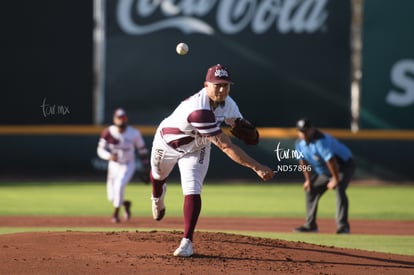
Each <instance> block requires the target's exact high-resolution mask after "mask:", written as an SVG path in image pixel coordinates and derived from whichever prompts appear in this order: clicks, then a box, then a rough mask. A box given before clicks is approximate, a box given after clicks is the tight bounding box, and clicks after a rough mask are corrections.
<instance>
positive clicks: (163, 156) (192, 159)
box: [151, 133, 211, 195]
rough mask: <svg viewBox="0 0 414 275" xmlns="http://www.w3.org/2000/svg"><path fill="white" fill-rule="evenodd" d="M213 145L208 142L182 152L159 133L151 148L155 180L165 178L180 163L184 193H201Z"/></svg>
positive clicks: (152, 170) (152, 172)
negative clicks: (190, 150)
mask: <svg viewBox="0 0 414 275" xmlns="http://www.w3.org/2000/svg"><path fill="white" fill-rule="evenodd" d="M210 151H211V145H210V144H206V145H205V146H204V147H201V148H200V149H199V150H196V151H194V152H190V153H184V152H180V151H178V150H176V149H174V148H172V147H171V146H169V145H168V144H166V143H165V141H164V140H163V139H162V137H161V135H160V134H159V133H157V134H156V135H155V137H154V141H153V146H152V150H151V174H152V177H153V178H154V179H155V180H158V181H162V180H165V179H166V178H167V177H168V176H169V174H170V173H171V171H172V170H173V168H174V166H175V165H176V164H178V168H179V170H180V177H181V188H182V192H183V194H184V195H199V194H201V190H202V188H203V182H204V178H205V177H206V174H207V170H208V166H209V162H210Z"/></svg>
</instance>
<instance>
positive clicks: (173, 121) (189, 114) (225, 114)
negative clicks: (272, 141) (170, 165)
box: [159, 88, 242, 153]
mask: <svg viewBox="0 0 414 275" xmlns="http://www.w3.org/2000/svg"><path fill="white" fill-rule="evenodd" d="M239 117H242V115H241V114H240V111H239V108H238V107H237V104H236V103H235V102H234V100H233V99H232V98H231V97H230V96H227V97H226V100H225V102H224V106H221V105H219V106H218V107H217V108H216V109H215V110H212V108H211V106H210V98H209V97H208V95H207V92H206V89H205V88H203V89H202V90H201V91H199V92H198V93H196V94H194V95H193V96H191V97H189V98H187V99H186V100H184V101H182V102H181V104H180V105H179V106H178V107H177V108H176V109H175V110H174V112H173V113H172V114H171V115H170V116H169V117H167V118H166V119H164V120H163V121H162V122H161V124H160V126H159V130H160V131H161V136H162V138H163V139H164V141H165V142H166V143H167V144H168V145H170V146H171V147H173V148H174V149H177V150H178V151H181V152H186V153H188V152H193V151H196V150H199V149H200V148H202V147H204V146H205V145H206V144H207V142H208V141H207V139H206V138H205V137H208V136H215V135H218V134H220V133H221V132H222V130H221V129H220V125H221V124H222V123H223V122H224V123H226V124H228V125H231V124H232V123H233V122H234V120H235V119H236V118H239ZM203 137H204V138H203Z"/></svg>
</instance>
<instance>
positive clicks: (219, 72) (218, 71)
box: [214, 69, 229, 78]
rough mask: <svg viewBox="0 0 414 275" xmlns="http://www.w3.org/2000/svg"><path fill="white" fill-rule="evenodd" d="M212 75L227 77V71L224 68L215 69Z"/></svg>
mask: <svg viewBox="0 0 414 275" xmlns="http://www.w3.org/2000/svg"><path fill="white" fill-rule="evenodd" d="M214 76H216V77H220V78H222V77H229V73H228V72H227V71H226V70H225V69H216V71H215V73H214Z"/></svg>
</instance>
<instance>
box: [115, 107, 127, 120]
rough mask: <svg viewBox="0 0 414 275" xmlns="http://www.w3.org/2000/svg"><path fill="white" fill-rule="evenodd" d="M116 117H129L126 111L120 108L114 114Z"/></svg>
mask: <svg viewBox="0 0 414 275" xmlns="http://www.w3.org/2000/svg"><path fill="white" fill-rule="evenodd" d="M114 117H119V118H126V117H127V114H126V112H125V110H124V109H122V108H118V109H116V110H115V112H114Z"/></svg>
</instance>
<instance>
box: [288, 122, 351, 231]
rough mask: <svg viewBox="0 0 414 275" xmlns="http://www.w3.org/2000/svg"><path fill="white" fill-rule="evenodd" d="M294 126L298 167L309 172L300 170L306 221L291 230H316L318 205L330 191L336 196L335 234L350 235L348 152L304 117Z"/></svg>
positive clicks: (349, 164)
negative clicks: (305, 167)
mask: <svg viewBox="0 0 414 275" xmlns="http://www.w3.org/2000/svg"><path fill="white" fill-rule="evenodd" d="M296 126H297V130H298V140H297V141H296V148H295V149H296V151H297V152H301V154H299V164H300V165H307V166H308V167H309V166H310V168H311V169H309V170H311V171H308V169H302V171H303V175H304V177H305V182H304V184H303V189H304V190H305V191H306V192H305V194H306V222H305V224H304V225H303V226H300V227H297V228H295V230H294V231H295V232H317V231H318V225H317V223H316V215H317V212H318V203H319V200H320V198H321V197H322V195H323V194H324V193H325V192H326V191H327V190H328V189H332V190H335V193H336V226H337V231H336V233H337V234H347V233H350V226H349V221H348V208H349V203H348V197H347V195H346V189H347V187H348V185H349V182H350V180H351V178H352V176H353V175H354V172H355V163H354V160H353V158H352V152H351V150H350V149H349V148H348V147H347V146H345V145H344V144H343V143H341V142H340V141H338V140H337V139H335V138H334V137H332V136H331V135H329V134H326V133H323V132H321V131H320V130H319V129H317V128H315V127H314V126H313V125H312V122H311V120H309V119H308V118H301V119H299V120H298V122H297V124H296ZM302 167H304V166H302Z"/></svg>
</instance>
